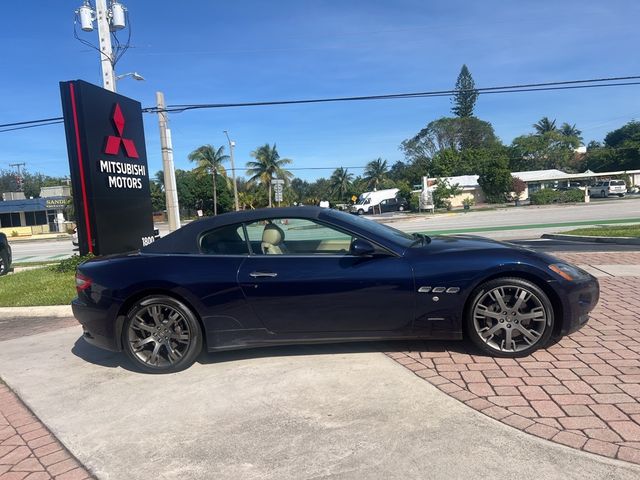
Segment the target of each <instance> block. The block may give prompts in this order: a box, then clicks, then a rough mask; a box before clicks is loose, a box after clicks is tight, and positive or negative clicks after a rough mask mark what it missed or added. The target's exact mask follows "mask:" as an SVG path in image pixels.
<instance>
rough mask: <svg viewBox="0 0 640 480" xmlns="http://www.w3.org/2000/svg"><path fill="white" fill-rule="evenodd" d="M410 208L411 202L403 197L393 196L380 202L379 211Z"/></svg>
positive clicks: (400, 210) (402, 210)
mask: <svg viewBox="0 0 640 480" xmlns="http://www.w3.org/2000/svg"><path fill="white" fill-rule="evenodd" d="M406 210H409V202H407V200H406V199H404V198H402V197H393V198H387V199H386V200H382V201H381V202H380V204H379V212H381V213H385V212H404V211H406Z"/></svg>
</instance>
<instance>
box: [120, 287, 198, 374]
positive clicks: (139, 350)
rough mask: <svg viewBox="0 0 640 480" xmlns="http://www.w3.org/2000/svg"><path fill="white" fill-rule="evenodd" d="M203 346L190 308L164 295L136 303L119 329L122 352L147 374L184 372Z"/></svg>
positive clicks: (195, 319)
mask: <svg viewBox="0 0 640 480" xmlns="http://www.w3.org/2000/svg"><path fill="white" fill-rule="evenodd" d="M202 344H203V342H202V329H201V328H200V323H199V322H198V320H197V318H196V317H195V315H194V313H193V312H192V311H191V309H189V308H188V307H187V306H186V305H184V304H183V303H182V302H180V301H178V300H176V299H174V298H172V297H168V296H164V295H154V296H150V297H146V298H143V299H142V300H140V301H138V302H136V304H135V305H134V306H133V307H132V308H131V309H130V310H129V313H128V314H127V317H126V320H125V322H124V325H123V329H122V345H123V348H124V351H125V353H126V354H127V356H128V357H129V358H130V359H131V360H132V361H133V363H134V364H135V366H136V367H137V368H139V369H140V370H142V371H144V372H148V373H169V372H177V371H180V370H184V369H185V368H187V367H189V366H191V365H192V364H193V363H194V362H195V361H196V358H197V357H198V355H199V354H200V352H201V351H202Z"/></svg>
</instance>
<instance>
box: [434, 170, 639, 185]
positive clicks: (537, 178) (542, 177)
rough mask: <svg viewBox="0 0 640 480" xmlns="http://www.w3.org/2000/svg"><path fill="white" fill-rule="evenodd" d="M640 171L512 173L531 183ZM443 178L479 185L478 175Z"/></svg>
mask: <svg viewBox="0 0 640 480" xmlns="http://www.w3.org/2000/svg"><path fill="white" fill-rule="evenodd" d="M638 173H640V170H621V171H617V172H592V171H591V170H587V171H585V172H582V173H565V172H563V171H562V170H558V169H555V168H552V169H549V170H529V171H525V172H513V173H511V175H512V176H513V177H518V178H519V179H521V180H523V181H525V182H527V183H529V182H549V181H556V180H577V179H588V178H597V177H612V176H615V175H629V174H638ZM443 178H445V179H446V180H447V181H448V182H449V183H450V184H452V185H455V184H458V185H459V186H460V188H462V189H463V190H472V189H474V188H478V187H479V185H478V175H458V176H456V177H443ZM429 180H435V178H429Z"/></svg>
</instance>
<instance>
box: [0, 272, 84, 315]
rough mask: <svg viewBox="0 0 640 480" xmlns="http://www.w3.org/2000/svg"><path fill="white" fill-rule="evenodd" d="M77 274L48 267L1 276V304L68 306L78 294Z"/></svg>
mask: <svg viewBox="0 0 640 480" xmlns="http://www.w3.org/2000/svg"><path fill="white" fill-rule="evenodd" d="M74 276H75V274H74V272H67V273H56V272H54V271H52V270H51V269H50V268H46V267H45V268H37V269H35V270H27V271H25V272H19V273H13V274H9V275H5V276H3V277H0V307H31V306H36V305H68V304H69V303H70V302H71V300H72V299H73V297H75V295H76V288H75V279H74Z"/></svg>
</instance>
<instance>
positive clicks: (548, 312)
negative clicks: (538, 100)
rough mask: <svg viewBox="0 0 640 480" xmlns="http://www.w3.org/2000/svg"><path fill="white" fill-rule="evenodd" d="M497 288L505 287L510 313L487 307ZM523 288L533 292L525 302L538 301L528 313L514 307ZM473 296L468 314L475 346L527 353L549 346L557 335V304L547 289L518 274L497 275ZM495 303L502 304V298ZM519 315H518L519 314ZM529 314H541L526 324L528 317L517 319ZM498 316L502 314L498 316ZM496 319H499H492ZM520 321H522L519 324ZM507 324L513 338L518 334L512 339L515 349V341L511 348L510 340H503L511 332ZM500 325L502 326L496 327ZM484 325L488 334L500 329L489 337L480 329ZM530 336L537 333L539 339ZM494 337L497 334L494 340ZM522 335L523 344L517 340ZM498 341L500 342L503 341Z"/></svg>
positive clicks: (497, 352)
mask: <svg viewBox="0 0 640 480" xmlns="http://www.w3.org/2000/svg"><path fill="white" fill-rule="evenodd" d="M495 289H502V290H501V291H502V292H503V293H504V295H502V299H503V303H504V304H506V305H507V307H508V308H507V310H505V311H506V314H505V312H500V311H497V312H496V311H491V310H488V309H487V310H484V309H483V308H484V306H485V305H484V302H485V299H489V300H492V296H491V295H492V293H493V292H494V291H495ZM522 291H525V292H528V293H529V294H531V295H532V296H531V297H529V299H527V300H526V301H524V302H522V303H524V306H525V307H529V306H533V305H535V308H533V307H532V308H531V310H530V311H529V312H528V313H525V312H521V313H519V314H516V313H513V310H512V309H511V307H514V306H516V305H515V304H516V303H517V302H516V300H515V297H516V294H518V296H520V295H519V292H522ZM510 292H515V293H510ZM505 297H506V298H505ZM469 299H470V301H469V303H468V304H467V308H466V309H465V316H464V326H465V330H466V334H467V336H468V337H469V339H470V340H471V342H472V343H473V344H474V345H475V346H477V347H478V348H479V349H480V350H482V351H483V352H485V353H487V354H489V355H491V356H494V357H505V358H516V357H525V356H527V355H529V354H531V353H532V352H534V351H536V350H538V349H539V348H543V347H545V346H546V345H547V344H548V343H549V340H550V339H551V336H552V335H553V329H554V323H555V316H554V311H553V305H552V304H551V301H550V300H549V297H548V296H547V295H546V294H545V293H544V291H542V289H540V288H539V287H538V286H537V285H536V284H534V283H533V282H530V281H528V280H525V279H522V278H516V277H504V278H496V279H493V280H489V281H488V282H485V283H483V284H482V285H480V286H479V287H478V288H476V289H475V290H474V291H473V293H472V294H471V295H470V296H469ZM481 302H483V308H480V307H478V305H479V303H481ZM494 307H499V306H498V302H496V303H495V304H494ZM476 308H477V310H476ZM501 309H502V308H499V310H501ZM540 309H543V310H544V313H543V314H541V313H540V312H541V310H540ZM517 310H518V311H519V310H520V309H519V308H518V309H517ZM483 312H486V313H483ZM484 315H486V316H484ZM489 315H491V317H489ZM503 315H504V316H503ZM511 315H513V317H511ZM516 315H518V316H517V317H516ZM527 315H528V316H532V315H533V316H536V317H538V318H537V319H535V320H534V319H528V323H526V324H525V322H526V320H524V319H523V320H518V321H516V320H514V319H516V318H523V317H525V316H527ZM494 316H495V317H499V318H494ZM505 319H506V320H505ZM494 321H495V323H491V322H494ZM516 323H517V324H518V325H515V324H516ZM507 326H508V328H509V330H510V331H511V332H510V333H508V335H509V338H512V336H514V335H515V336H516V340H512V345H513V348H512V349H511V345H509V348H507V347H506V343H503V342H504V341H505V338H504V337H505V336H506V335H507V328H506V327H507ZM530 326H532V327H534V328H531V329H529V328H528V327H530ZM496 328H497V329H498V330H496ZM483 329H486V331H485V332H484V333H486V334H491V331H492V330H493V331H495V332H496V335H493V334H492V335H490V336H489V338H488V339H487V337H486V336H485V337H483V336H482V335H481V333H480V330H483ZM524 330H527V332H528V334H525V333H524ZM503 331H504V332H503ZM498 332H499V333H498ZM534 334H535V335H534ZM500 335H502V336H503V338H502V339H501V338H500ZM529 336H533V337H534V338H535V341H530V340H528V339H527V337H529ZM494 337H497V338H496V339H495V340H494ZM518 337H521V338H520V341H521V342H522V343H521V344H520V345H517V343H516V342H517V341H518V340H517V338H518ZM498 342H500V344H499V345H498Z"/></svg>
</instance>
